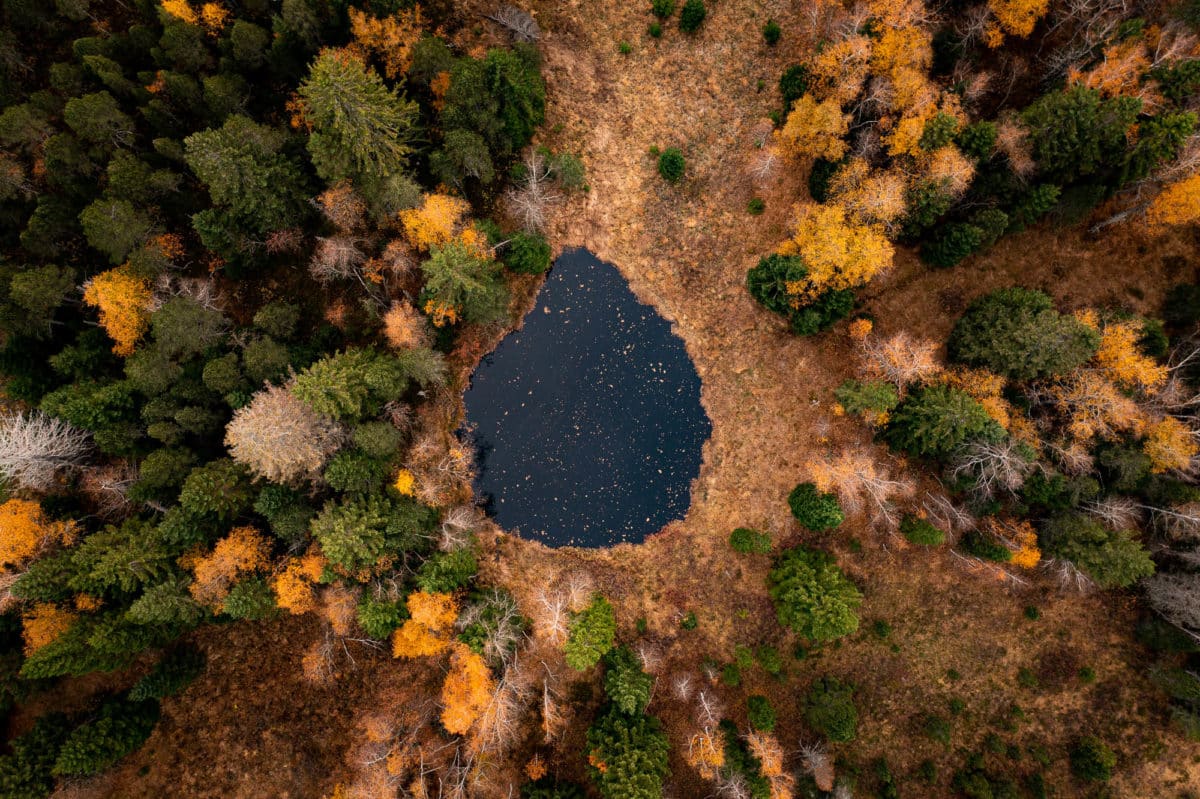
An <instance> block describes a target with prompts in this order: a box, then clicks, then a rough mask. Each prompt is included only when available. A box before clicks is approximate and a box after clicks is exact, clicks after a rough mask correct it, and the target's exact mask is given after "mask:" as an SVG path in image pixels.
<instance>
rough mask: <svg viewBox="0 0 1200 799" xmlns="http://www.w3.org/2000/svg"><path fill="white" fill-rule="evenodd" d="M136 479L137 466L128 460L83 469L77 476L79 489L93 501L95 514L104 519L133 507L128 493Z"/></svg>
mask: <svg viewBox="0 0 1200 799" xmlns="http://www.w3.org/2000/svg"><path fill="white" fill-rule="evenodd" d="M137 480H138V470H137V467H136V466H135V465H134V464H133V463H130V462H129V461H120V462H119V463H115V464H110V465H108V466H102V467H100V468H94V469H87V470H85V471H84V472H83V474H82V475H81V476H80V478H79V490H80V491H81V492H83V493H84V494H85V495H86V496H87V497H88V498H89V499H90V500H91V501H92V502H94V503H95V506H96V513H97V514H99V515H100V516H102V517H104V518H106V519H119V518H124V517H125V516H127V515H128V514H129V512H130V511H131V510H132V509H133V503H132V502H131V501H130V500H129V496H128V495H129V489H130V488H131V487H132V486H133V484H134V483H136V482H137Z"/></svg>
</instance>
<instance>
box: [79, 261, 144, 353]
mask: <svg viewBox="0 0 1200 799" xmlns="http://www.w3.org/2000/svg"><path fill="white" fill-rule="evenodd" d="M150 300H151V292H150V283H149V281H147V280H145V279H144V278H140V277H138V276H136V275H134V274H133V271H132V270H131V269H130V268H129V265H128V264H125V265H123V266H119V267H117V268H116V269H109V270H108V271H107V272H101V273H100V274H98V275H96V276H95V277H94V278H92V279H91V280H89V281H88V282H87V285H85V286H84V289H83V301H84V302H86V303H87V304H88V305H92V306H95V307H96V308H99V309H100V326H101V327H103V328H104V332H106V333H108V336H109V338H111V339H112V340H113V342H114V344H113V348H112V349H113V352H115V353H116V354H117V355H120V356H122V357H125V356H129V355H132V354H133V348H134V345H136V344H137V341H138V339H139V338H141V337H142V334H143V333H145V332H146V328H148V327H149V326H150V310H149V309H150Z"/></svg>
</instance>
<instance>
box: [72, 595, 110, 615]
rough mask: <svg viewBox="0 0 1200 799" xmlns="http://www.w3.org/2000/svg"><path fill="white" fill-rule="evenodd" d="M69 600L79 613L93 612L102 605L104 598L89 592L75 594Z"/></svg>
mask: <svg viewBox="0 0 1200 799" xmlns="http://www.w3.org/2000/svg"><path fill="white" fill-rule="evenodd" d="M71 601H72V602H73V603H74V604H75V609H76V610H78V611H79V612H80V613H94V612H95V611H97V610H99V609H100V608H102V607H104V600H103V599H101V598H100V597H98V596H92V595H91V594H76V595H75V596H74V597H73V598H72V600H71Z"/></svg>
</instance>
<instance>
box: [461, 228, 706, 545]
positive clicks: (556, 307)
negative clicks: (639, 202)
mask: <svg viewBox="0 0 1200 799" xmlns="http://www.w3.org/2000/svg"><path fill="white" fill-rule="evenodd" d="M466 406H467V422H468V425H469V426H470V428H471V429H472V431H473V434H474V441H475V445H476V447H477V449H478V452H479V463H478V466H479V477H478V480H477V482H476V490H477V492H478V493H479V495H480V496H481V497H483V499H484V502H485V505H486V508H487V510H488V512H489V513H491V514H492V516H493V517H494V518H495V519H496V521H497V523H498V524H500V525H501V526H502V527H504V528H505V529H508V530H513V531H516V532H517V533H519V534H520V535H523V536H525V537H528V538H536V539H538V540H541V541H544V542H545V543H547V544H550V545H552V546H560V545H568V544H569V545H573V546H586V547H604V546H609V545H610V544H615V543H618V542H621V541H634V542H637V541H641V540H642V539H643V538H645V537H646V536H647V535H649V534H650V533H654V532H657V531H658V530H659V529H660V528H662V526H663V525H664V524H666V523H667V522H669V521H671V520H673V519H679V518H682V517H683V515H684V513H685V512H686V511H687V507H688V504H689V501H690V496H689V493H690V486H691V482H692V480H693V479H695V477H696V476H697V475H698V474H699V472H700V449H701V447H702V446H703V444H704V442H705V440H706V439H707V438H708V436H709V434H710V433H711V432H712V425H711V424H710V422H709V420H708V416H707V414H705V412H704V409H703V408H702V407H701V405H700V378H699V376H698V375H697V374H696V369H695V367H694V366H693V365H692V362H691V359H689V358H688V355H687V352H686V351H685V349H684V346H683V341H682V340H681V339H680V338H679V337H677V336H676V335H675V334H673V333H672V332H671V326H670V324H669V323H668V322H667V321H666V320H665V319H663V318H662V317H661V316H659V315H658V313H657V312H655V310H654V309H653V308H651V307H650V306H648V305H642V304H641V303H640V302H638V300H637V298H636V297H635V296H634V295H633V292H632V291H630V289H629V286H628V284H626V282H625V279H624V278H623V277H622V276H621V274H620V272H618V271H617V269H616V268H615V267H613V266H612V265H611V264H607V263H604V262H603V261H600V260H599V259H597V258H596V256H594V255H592V254H591V253H590V252H588V251H587V250H569V251H567V252H566V253H564V254H563V255H562V256H561V257H560V258H559V259H558V260H557V261H556V262H555V263H554V267H553V268H552V269H551V270H550V274H549V276H548V277H547V278H546V282H545V285H543V286H542V289H541V292H540V294H539V295H538V297H537V302H536V304H535V305H534V307H533V310H531V311H530V313H529V315H528V316H527V317H526V318H525V324H524V326H523V327H522V328H521V330H519V331H516V332H514V333H511V334H510V335H509V336H507V337H506V338H505V339H504V340H503V341H502V342H501V343H500V345H499V346H498V347H497V348H496V350H495V351H494V352H493V353H491V354H490V355H488V356H487V357H486V358H484V359H483V362H482V363H481V364H480V366H479V368H478V369H476V371H475V374H474V376H473V377H472V379H471V387H470V389H469V390H468V391H467V394H466Z"/></svg>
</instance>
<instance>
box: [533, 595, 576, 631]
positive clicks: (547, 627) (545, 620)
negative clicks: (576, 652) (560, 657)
mask: <svg viewBox="0 0 1200 799" xmlns="http://www.w3.org/2000/svg"><path fill="white" fill-rule="evenodd" d="M537 601H538V608H537V612H536V613H535V614H534V619H533V627H534V632H536V633H537V634H538V635H541V636H543V637H545V638H546V639H547V640H549V641H550V643H552V644H558V643H560V642H562V641H564V640H566V637H567V627H568V625H569V624H570V621H571V616H570V610H569V608H568V604H569V603H568V602H567V596H566V595H565V594H563V593H562V592H561V591H551V590H548V589H542V591H541V593H539V594H538V600H537Z"/></svg>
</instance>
